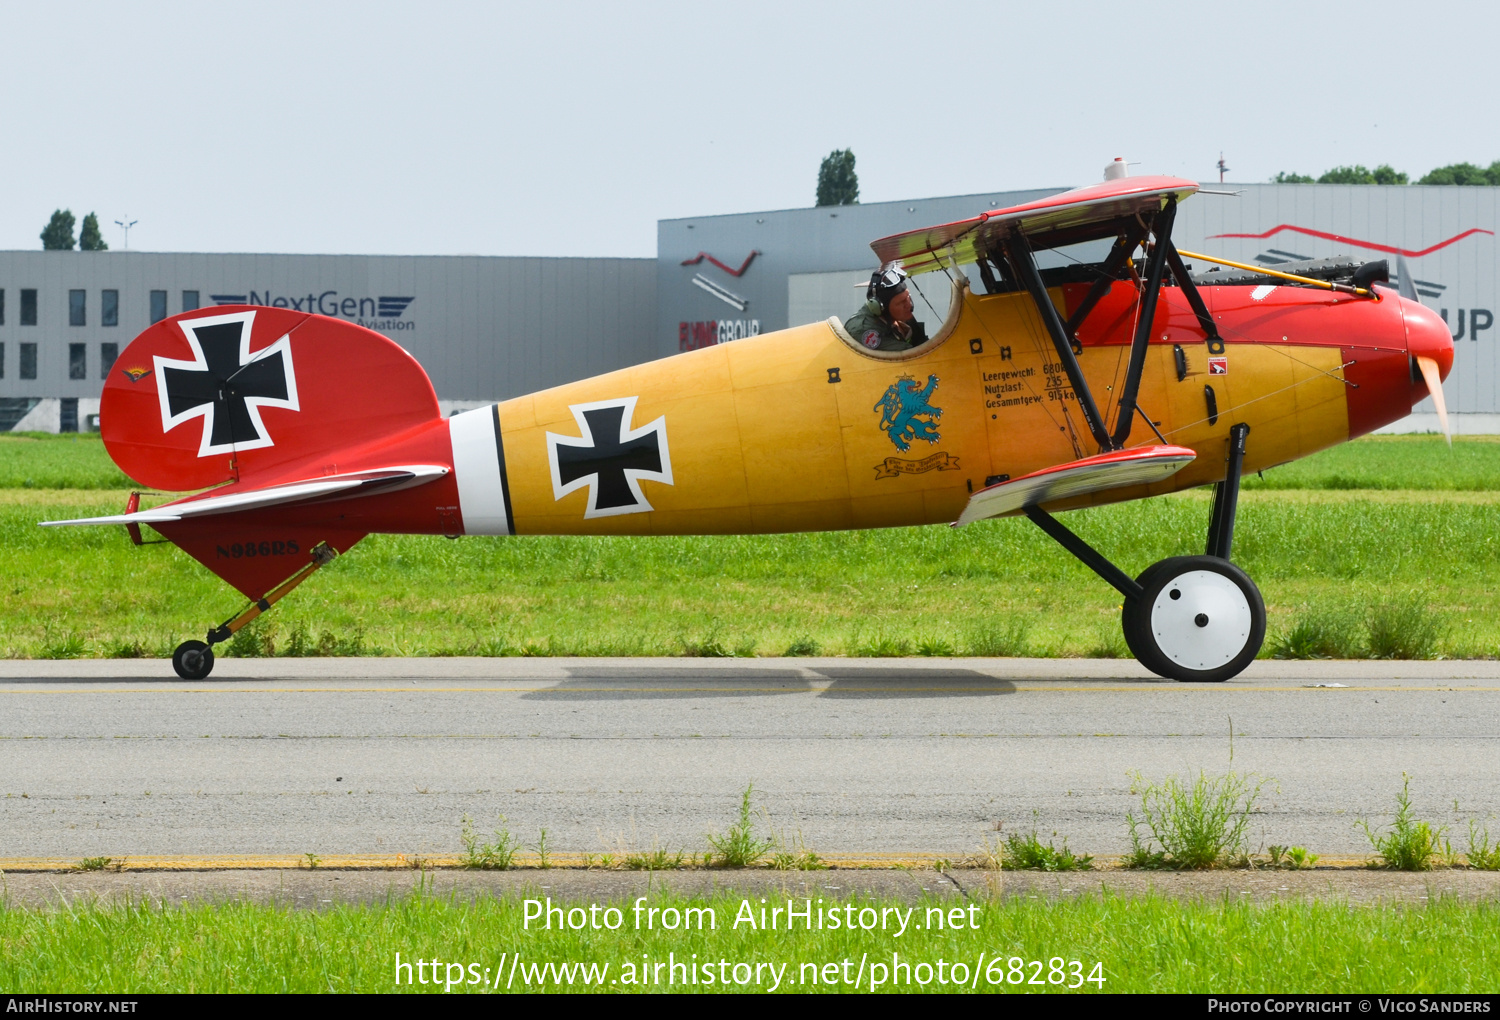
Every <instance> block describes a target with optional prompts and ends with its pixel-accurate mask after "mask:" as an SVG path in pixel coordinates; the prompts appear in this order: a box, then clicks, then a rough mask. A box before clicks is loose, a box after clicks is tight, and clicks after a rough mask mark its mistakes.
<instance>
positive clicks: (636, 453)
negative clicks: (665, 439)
mask: <svg viewBox="0 0 1500 1020" xmlns="http://www.w3.org/2000/svg"><path fill="white" fill-rule="evenodd" d="M580 413H581V414H582V415H583V418H584V420H585V421H587V422H588V432H589V439H590V440H591V441H592V445H590V446H576V445H565V444H564V443H558V444H557V476H558V480H559V481H560V482H561V483H562V485H563V486H565V487H566V486H568V485H570V484H572V483H573V482H576V481H578V480H579V479H581V478H587V477H588V476H589V475H596V476H597V481H596V482H595V483H594V484H595V487H596V488H595V495H594V508H595V509H596V510H608V509H613V508H616V507H633V506H637V505H639V500H637V499H636V497H635V493H634V492H633V491H632V489H631V485H630V481H629V479H628V478H627V477H626V475H625V472H626V471H627V470H632V471H649V472H660V471H661V470H662V458H661V445H660V434H659V433H658V432H656V431H652V432H647V433H646V434H645V435H640V436H636V437H635V438H634V439H622V437H623V436H624V434H625V429H624V428H623V427H622V426H623V425H624V424H625V423H624V416H625V408H624V407H623V406H618V405H617V406H613V407H595V408H590V409H589V410H586V411H582V412H580Z"/></svg>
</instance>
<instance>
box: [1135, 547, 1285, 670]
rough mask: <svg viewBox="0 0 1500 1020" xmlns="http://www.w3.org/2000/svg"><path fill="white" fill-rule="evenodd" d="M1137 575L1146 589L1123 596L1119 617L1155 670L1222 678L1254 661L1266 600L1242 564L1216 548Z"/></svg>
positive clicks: (1261, 639) (1263, 636) (1138, 657)
mask: <svg viewBox="0 0 1500 1020" xmlns="http://www.w3.org/2000/svg"><path fill="white" fill-rule="evenodd" d="M1136 580H1137V583H1139V584H1140V586H1141V588H1142V593H1141V597H1140V598H1139V599H1127V600H1126V602H1125V608H1124V609H1123V610H1122V612H1121V614H1120V624H1121V629H1122V630H1123V631H1124V633H1125V643H1126V644H1127V645H1128V646H1129V647H1130V650H1131V652H1132V653H1134V655H1135V657H1136V660H1137V661H1138V662H1140V664H1141V665H1143V666H1145V667H1146V668H1147V669H1149V670H1151V672H1153V673H1155V674H1156V675H1157V676H1163V677H1166V678H1167V679H1169V680H1178V681H1182V682H1184V683H1222V682H1223V681H1225V680H1228V679H1229V678H1230V677H1233V676H1238V675H1239V673H1240V672H1241V671H1242V670H1244V668H1245V667H1246V666H1248V665H1250V663H1251V662H1253V661H1254V659H1255V656H1256V654H1257V653H1258V652H1259V651H1260V646H1261V644H1262V643H1264V641H1265V639H1266V604H1265V601H1264V600H1263V599H1262V598H1261V596H1260V589H1258V588H1256V586H1255V582H1254V581H1252V580H1250V578H1249V576H1248V575H1246V573H1245V572H1244V571H1243V570H1241V569H1240V568H1239V567H1236V566H1235V565H1234V564H1233V563H1230V562H1228V561H1227V560H1221V559H1219V558H1218V557H1216V556H1174V557H1172V558H1171V559H1167V560H1162V561H1161V562H1160V563H1155V564H1152V565H1151V566H1150V567H1147V568H1146V569H1145V570H1144V571H1142V573H1141V576H1140V577H1139V578H1137V579H1136ZM1174 593H1175V594H1174ZM1184 600H1185V601H1184Z"/></svg>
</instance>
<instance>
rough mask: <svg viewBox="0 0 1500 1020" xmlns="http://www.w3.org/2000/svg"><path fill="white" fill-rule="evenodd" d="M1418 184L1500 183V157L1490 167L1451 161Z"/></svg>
mask: <svg viewBox="0 0 1500 1020" xmlns="http://www.w3.org/2000/svg"><path fill="white" fill-rule="evenodd" d="M1417 183H1418V184H1470V185H1481V186H1482V185H1486V184H1488V185H1500V159H1497V160H1495V162H1493V163H1491V164H1490V165H1489V169H1485V168H1484V167H1480V166H1475V165H1474V164H1473V163H1450V164H1449V165H1448V166H1440V167H1438V168H1437V169H1436V170H1433V171H1432V172H1430V173H1429V174H1428V175H1427V176H1426V177H1423V178H1422V179H1421V180H1420V181H1418V182H1417Z"/></svg>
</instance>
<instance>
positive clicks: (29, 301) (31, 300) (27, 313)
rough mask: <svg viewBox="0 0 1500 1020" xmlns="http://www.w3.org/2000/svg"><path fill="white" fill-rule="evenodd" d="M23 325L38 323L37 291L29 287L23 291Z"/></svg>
mask: <svg viewBox="0 0 1500 1020" xmlns="http://www.w3.org/2000/svg"><path fill="white" fill-rule="evenodd" d="M21 325H23V326H35V325H36V291H35V290H33V289H31V288H29V287H28V288H25V289H23V290H22V291H21Z"/></svg>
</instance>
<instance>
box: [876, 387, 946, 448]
mask: <svg viewBox="0 0 1500 1020" xmlns="http://www.w3.org/2000/svg"><path fill="white" fill-rule="evenodd" d="M937 384H938V377H937V376H935V375H929V376H928V377H927V385H926V386H923V385H922V384H921V383H919V382H917V381H916V380H915V379H912V378H910V377H904V378H901V379H897V380H896V381H895V382H894V383H892V384H891V388H890V389H888V390H886V391H885V396H883V397H881V398H880V400H879V401H878V402H877V403H876V404H875V407H874V410H876V411H879V412H880V428H881V431H883V432H884V433H885V434H886V435H888V436H890V437H891V442H893V443H895V444H896V449H898V450H900V451H901V452H902V453H905V452H906V451H907V450H910V449H911V444H912V440H914V439H920V440H922V441H923V442H927V443H935V442H937V441H938V440H939V439H941V438H942V436H940V435H938V430H937V420H938V419H939V418H941V417H942V416H943V409H942V408H941V407H933V406H932V405H931V404H929V403H928V402H927V401H928V399H929V398H930V397H931V396H932V394H933V391H935V390H936V389H937Z"/></svg>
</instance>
